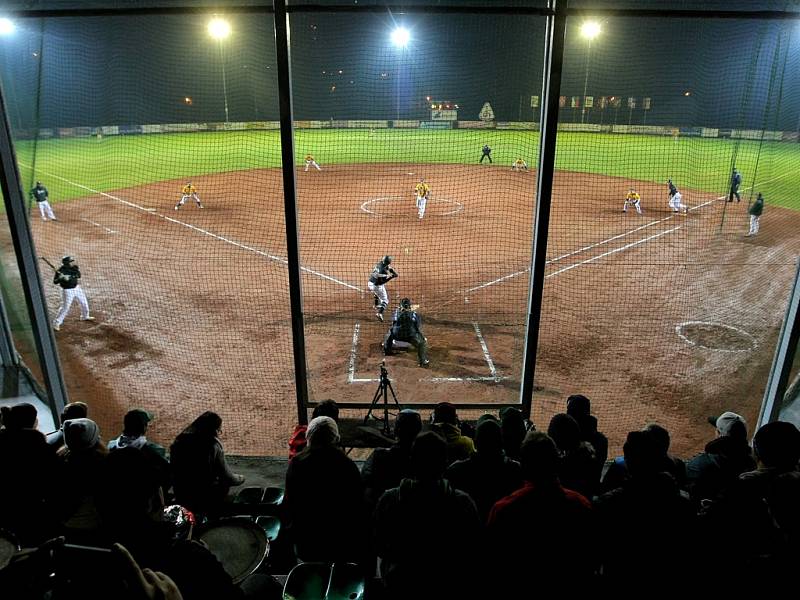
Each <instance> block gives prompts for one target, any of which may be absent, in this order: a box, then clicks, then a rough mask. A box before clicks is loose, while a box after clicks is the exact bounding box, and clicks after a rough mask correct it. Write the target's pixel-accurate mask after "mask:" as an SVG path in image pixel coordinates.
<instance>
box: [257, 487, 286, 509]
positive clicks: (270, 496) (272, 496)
mask: <svg viewBox="0 0 800 600" xmlns="http://www.w3.org/2000/svg"><path fill="white" fill-rule="evenodd" d="M261 502H263V503H264V504H271V505H275V506H277V505H279V504H281V503H282V502H283V488H279V487H268V488H266V489H265V490H264V494H263V495H262V497H261Z"/></svg>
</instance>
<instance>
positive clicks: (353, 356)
mask: <svg viewBox="0 0 800 600" xmlns="http://www.w3.org/2000/svg"><path fill="white" fill-rule="evenodd" d="M360 328H361V324H360V323H359V322H358V321H356V324H355V326H354V327H353V346H352V348H350V364H349V365H348V367H347V383H353V375H354V374H355V371H356V348H357V347H358V333H359V329H360Z"/></svg>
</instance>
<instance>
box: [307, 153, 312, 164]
mask: <svg viewBox="0 0 800 600" xmlns="http://www.w3.org/2000/svg"><path fill="white" fill-rule="evenodd" d="M306 162H314V157H313V156H311V155H310V154H306Z"/></svg>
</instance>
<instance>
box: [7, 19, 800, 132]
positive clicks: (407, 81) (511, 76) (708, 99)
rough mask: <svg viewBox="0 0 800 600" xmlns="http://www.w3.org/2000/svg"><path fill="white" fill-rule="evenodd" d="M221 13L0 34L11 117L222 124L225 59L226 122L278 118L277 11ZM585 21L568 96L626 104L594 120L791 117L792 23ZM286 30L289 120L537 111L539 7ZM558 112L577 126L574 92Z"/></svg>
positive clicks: (569, 55) (26, 122)
mask: <svg viewBox="0 0 800 600" xmlns="http://www.w3.org/2000/svg"><path fill="white" fill-rule="evenodd" d="M229 20H230V22H231V24H232V27H233V35H232V36H231V37H230V38H229V39H227V40H225V41H224V42H222V43H221V44H220V43H218V42H216V41H215V40H213V39H211V38H210V37H209V36H208V34H207V32H206V23H207V21H208V18H207V17H200V16H158V17H113V18H82V19H74V18H60V19H46V20H44V21H42V20H28V21H23V22H19V23H18V29H17V31H16V32H15V33H14V34H13V35H12V36H9V37H5V38H0V73H1V74H2V82H3V91H4V94H5V97H6V101H7V102H8V104H9V115H10V119H11V122H12V126H14V127H16V128H26V127H32V126H33V125H34V124H35V123H36V122H37V120H38V122H39V124H40V126H41V127H53V126H61V127H71V126H98V125H124V124H142V123H176V122H177V123H180V122H205V121H222V120H224V99H223V97H224V95H223V85H222V82H223V76H222V61H223V59H224V64H225V81H226V83H227V89H228V103H229V109H230V120H231V121H251V120H276V119H277V118H278V97H277V67H276V63H275V50H274V33H273V28H272V18H271V15H237V16H233V17H231V18H230V19H229ZM395 24H401V25H403V26H405V27H407V28H408V29H409V30H410V31H411V35H412V41H411V43H410V44H409V46H408V47H407V48H406V49H405V50H399V49H397V48H395V47H394V46H393V45H392V44H391V42H390V40H389V34H390V32H391V30H392V29H393V27H394V26H395ZM580 24H581V21H580V20H579V19H577V18H576V19H572V20H571V21H570V22H569V29H568V34H567V42H566V50H565V63H564V72H563V81H562V91H561V94H562V95H565V96H568V97H571V96H581V95H582V94H583V87H584V83H586V89H587V95H591V96H595V98H597V97H598V96H617V97H622V98H623V102H622V104H621V106H620V107H619V108H618V109H614V108H612V107H608V108H607V109H605V110H604V111H601V110H600V109H599V108H594V109H592V110H591V111H590V112H589V114H588V116H587V120H588V121H590V122H600V121H601V120H602V121H603V122H604V123H608V122H613V121H615V120H616V121H617V122H618V123H628V122H629V120H630V122H631V123H632V124H641V123H646V124H653V125H658V124H664V125H678V126H708V127H723V128H724V127H742V128H762V127H763V128H766V129H784V130H796V129H797V127H798V121H800V81H799V80H798V77H797V73H798V66H800V65H798V62H800V61H799V60H798V58H799V57H800V51H799V50H800V44H799V43H798V39H800V24H798V23H795V22H793V21H785V22H767V21H745V20H703V21H699V20H694V21H688V20H676V19H663V18H661V19H632V18H613V19H607V20H605V21H602V23H601V27H602V31H601V33H600V35H599V36H598V37H597V38H596V39H595V40H594V41H593V42H592V44H591V48H589V45H588V44H587V42H586V40H585V39H583V38H582V37H581V36H580V34H579V26H580ZM291 27H292V29H291V36H292V37H291V42H292V69H293V79H292V85H293V93H294V109H295V117H296V118H297V119H330V118H334V119H359V118H362V119H395V118H397V117H398V115H399V117H400V118H412V119H425V118H428V115H429V113H428V106H427V101H426V100H425V98H426V97H427V96H430V97H431V98H432V99H433V100H437V101H448V102H451V103H453V104H458V105H459V119H461V120H476V119H477V118H478V112H479V111H480V109H481V106H482V105H483V103H484V102H490V103H491V104H492V107H493V109H494V112H495V115H496V118H497V119H498V120H520V119H521V120H532V119H533V118H534V111H533V109H532V108H531V107H530V97H531V96H532V95H539V94H540V93H541V92H540V90H541V79H542V70H541V62H542V56H543V44H544V41H543V39H544V19H543V18H542V17H534V16H518V15H517V16H475V15H470V16H466V15H458V16H444V15H405V16H402V17H392V16H391V15H389V14H388V13H387V14H385V15H377V14H338V15H335V14H330V13H324V14H308V13H298V14H296V15H295V16H293V17H292V20H291ZM220 46H221V47H220ZM587 56H588V65H587ZM40 69H41V72H40ZM339 71H342V72H341V73H339ZM587 73H588V79H587ZM40 81H41V88H40V91H41V96H39V94H38V93H37V91H38V88H39V82H40ZM687 93H688V95H687ZM629 97H634V98H635V99H636V108H635V109H634V110H629V108H628V104H627V99H628V98H629ZM643 97H649V98H651V103H652V108H651V110H649V111H645V110H643V109H642V98H643ZM186 98H190V99H191V100H190V102H187V101H186V100H185V99H186ZM595 101H596V102H597V100H595ZM37 116H38V119H37ZM535 118H536V119H538V111H537V114H536V115H535ZM560 118H561V120H562V121H564V122H571V121H575V120H580V112H579V110H575V109H572V108H570V104H569V99H568V100H567V106H566V107H565V108H564V109H563V110H562V112H561V116H560Z"/></svg>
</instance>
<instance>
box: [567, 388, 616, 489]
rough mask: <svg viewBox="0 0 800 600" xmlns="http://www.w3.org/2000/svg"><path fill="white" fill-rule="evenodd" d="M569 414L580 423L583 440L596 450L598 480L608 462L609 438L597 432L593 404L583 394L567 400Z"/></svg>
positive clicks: (574, 395)
mask: <svg viewBox="0 0 800 600" xmlns="http://www.w3.org/2000/svg"><path fill="white" fill-rule="evenodd" d="M567 414H568V415H569V416H570V417H572V418H573V419H575V420H576V421H577V422H578V426H579V427H580V428H581V440H582V441H584V442H589V443H590V444H591V445H592V448H594V454H595V461H596V463H597V480H598V481H600V477H601V476H602V475H603V467H605V464H606V461H607V460H608V438H607V437H606V436H605V435H603V434H602V433H600V432H599V431H597V417H595V416H593V415H592V414H591V402H590V400H589V398H587V397H586V396H583V395H582V394H573V395H572V396H570V397H569V398H567Z"/></svg>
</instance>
